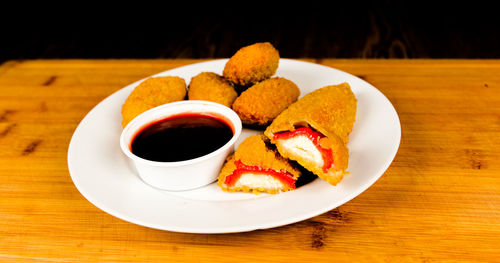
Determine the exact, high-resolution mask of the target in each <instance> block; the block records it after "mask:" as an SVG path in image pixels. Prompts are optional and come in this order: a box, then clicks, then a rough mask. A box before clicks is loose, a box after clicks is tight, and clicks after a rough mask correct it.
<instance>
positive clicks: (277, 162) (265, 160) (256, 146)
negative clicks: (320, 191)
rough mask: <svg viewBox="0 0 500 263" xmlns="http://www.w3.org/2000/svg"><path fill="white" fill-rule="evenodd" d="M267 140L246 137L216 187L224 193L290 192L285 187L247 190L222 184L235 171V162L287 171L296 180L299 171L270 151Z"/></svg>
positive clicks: (229, 159) (223, 170) (227, 163)
mask: <svg viewBox="0 0 500 263" xmlns="http://www.w3.org/2000/svg"><path fill="white" fill-rule="evenodd" d="M266 140H267V138H266V137H265V136H264V135H262V134H256V135H253V136H250V137H247V138H246V139H245V140H244V141H243V142H241V143H240V145H239V146H238V149H237V150H236V151H235V152H234V154H232V155H230V156H229V157H228V158H227V159H226V162H225V163H224V166H223V167H222V169H221V172H220V174H219V178H218V183H217V185H218V186H219V187H220V188H221V189H222V190H224V191H229V192H235V191H243V192H250V191H252V192H253V193H259V192H268V193H271V194H276V193H279V192H284V191H288V190H291V189H290V188H289V187H287V186H286V185H285V186H284V188H282V189H264V188H249V187H245V186H243V187H235V186H228V185H226V184H225V183H224V181H225V179H226V177H227V176H229V175H231V174H232V173H233V172H234V171H235V170H236V164H235V162H236V161H241V162H242V163H243V164H245V165H248V166H259V167H261V168H269V169H273V170H275V171H287V172H289V173H290V174H292V175H293V177H294V178H295V179H297V178H298V177H299V176H300V175H301V172H300V170H299V169H298V168H297V167H296V166H294V165H292V164H291V163H290V162H289V161H288V160H287V159H285V158H283V157H281V156H280V155H279V154H278V153H277V152H276V150H273V149H270V148H269V147H268V146H267V145H266V142H265V141H266Z"/></svg>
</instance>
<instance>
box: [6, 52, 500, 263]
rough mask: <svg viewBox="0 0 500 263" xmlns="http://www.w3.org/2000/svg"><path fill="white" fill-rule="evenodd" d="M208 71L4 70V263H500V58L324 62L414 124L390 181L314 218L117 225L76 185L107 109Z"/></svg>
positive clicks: (405, 130)
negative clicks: (112, 98) (81, 133)
mask: <svg viewBox="0 0 500 263" xmlns="http://www.w3.org/2000/svg"><path fill="white" fill-rule="evenodd" d="M199 61H201V60H193V59H186V60H28V61H9V62H6V63H4V64H3V65H2V66H0V261H1V262H90V261H100V262H103V261H112V262H130V261H139V262H155V261H161V262H256V261H259V260H262V261H264V262H333V261H340V262H346V261H347V262H359V261H365V262H400V261H404V262H428V261H438V262H494V261H497V262H498V261H499V260H500V140H499V139H500V61H499V60H336V59H318V60H312V62H316V63H320V64H323V65H327V66H331V67H334V68H338V69H341V70H344V71H346V72H349V73H351V74H354V75H357V76H359V77H360V78H363V79H364V80H366V81H368V82H369V83H371V84H373V85H374V86H375V87H377V88H378V89H380V90H381V91H382V92H383V93H384V94H385V95H386V96H387V97H388V98H389V100H390V101H391V102H392V103H393V105H394V107H395V108H396V110H397V112H398V113H399V117H400V120H401V125H402V141H401V146H400V149H399V152H398V154H397V156H396V158H395V160H394V162H393V163H392V165H391V166H390V167H389V169H388V170H387V171H386V173H385V174H384V175H383V176H382V177H381V178H380V179H379V180H378V181H377V182H376V183H375V184H374V185H373V186H372V187H370V188H369V189H368V190H366V191H365V192H364V193H362V194H361V195H359V196H358V197H356V198H355V199H353V200H351V201H350V202H348V203H346V204H344V205H342V206H340V207H338V208H336V209H333V210H331V211H329V212H327V213H325V214H322V215H319V216H316V217H314V218H311V219H309V220H306V221H302V222H298V223H295V224H291V225H287V226H283V227H278V228H273V229H269V230H258V231H253V232H248V233H239V234H215V235H199V234H183V233H174V232H167V231H160V230H154V229H150V228H146V227H142V226H138V225H135V224H131V223H128V222H125V221H122V220H120V219H118V218H115V217H113V216H111V215H109V214H107V213H105V212H103V211H101V210H99V209H98V208H96V207H95V206H94V205H92V204H91V203H90V202H88V201H87V200H86V199H85V198H84V197H83V196H82V195H81V194H80V193H79V192H78V190H77V189H76V188H75V186H74V185H73V183H72V181H71V178H70V175H69V172H68V168H67V159H66V155H67V149H68V145H69V142H70V139H71V136H72V134H73V132H74V130H75V128H76V127H77V125H78V123H79V122H80V121H81V120H82V118H83V117H84V116H85V115H86V114H87V113H88V111H89V110H91V109H92V108H93V107H94V106H95V105H96V104H97V103H98V102H100V101H101V100H102V99H104V98H106V97H107V96H109V95H110V94H112V93H113V92H115V91H117V90H118V89H120V88H122V87H124V86H126V85H127V84H130V83H132V82H134V81H136V80H139V79H141V78H144V77H146V76H149V75H151V74H154V73H158V72H161V71H164V70H167V69H171V68H174V67H178V66H182V65H187V64H191V63H195V62H199Z"/></svg>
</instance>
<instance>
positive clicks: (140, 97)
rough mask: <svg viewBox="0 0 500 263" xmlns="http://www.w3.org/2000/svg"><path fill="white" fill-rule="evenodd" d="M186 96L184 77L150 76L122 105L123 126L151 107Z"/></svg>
mask: <svg viewBox="0 0 500 263" xmlns="http://www.w3.org/2000/svg"><path fill="white" fill-rule="evenodd" d="M185 97H186V82H185V81H184V79H182V78H180V77H175V76H166V77H151V78H148V79H146V80H144V81H143V82H141V83H140V84H139V85H137V87H135V89H134V90H133V91H132V92H131V93H130V95H129V96H128V97H127V99H126V100H125V103H124V104H123V105H122V126H123V127H125V126H127V124H128V123H129V122H130V121H131V120H132V119H133V118H135V117H136V116H137V115H139V114H141V113H143V112H145V111H147V110H149V109H151V108H154V107H156V106H160V105H162V104H166V103H169V102H174V101H180V100H183V99H184V98H185Z"/></svg>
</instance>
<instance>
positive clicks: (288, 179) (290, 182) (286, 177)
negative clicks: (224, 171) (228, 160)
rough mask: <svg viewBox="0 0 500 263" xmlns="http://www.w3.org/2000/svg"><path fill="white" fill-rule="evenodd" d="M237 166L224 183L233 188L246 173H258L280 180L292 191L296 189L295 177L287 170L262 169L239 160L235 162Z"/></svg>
mask: <svg viewBox="0 0 500 263" xmlns="http://www.w3.org/2000/svg"><path fill="white" fill-rule="evenodd" d="M234 164H236V170H234V171H233V173H232V174H230V175H228V176H226V178H225V180H224V183H225V184H226V185H229V186H232V185H234V184H235V183H236V181H238V179H239V178H240V177H241V176H242V175H243V174H244V173H248V172H251V173H258V174H268V175H271V176H272V177H274V178H276V179H278V180H280V181H281V182H282V183H284V184H286V185H287V186H288V187H290V188H291V189H295V181H296V179H294V178H293V175H292V174H291V173H290V172H288V171H285V170H280V171H276V170H273V169H270V168H262V167H260V166H258V165H246V164H244V163H242V162H241V160H237V161H236V162H234Z"/></svg>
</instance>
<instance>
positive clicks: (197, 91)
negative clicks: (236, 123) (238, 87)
mask: <svg viewBox="0 0 500 263" xmlns="http://www.w3.org/2000/svg"><path fill="white" fill-rule="evenodd" d="M237 96H238V94H237V93H236V91H235V89H234V88H233V85H232V84H231V82H229V81H228V80H226V79H224V78H223V77H222V76H220V75H218V74H216V73H213V72H202V73H200V74H198V75H196V76H194V77H193V78H191V82H190V83H189V87H188V98H189V99H190V100H208V101H213V102H217V103H220V104H222V105H225V106H227V107H229V108H231V106H232V105H233V102H234V100H235V99H236V97H237Z"/></svg>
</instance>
